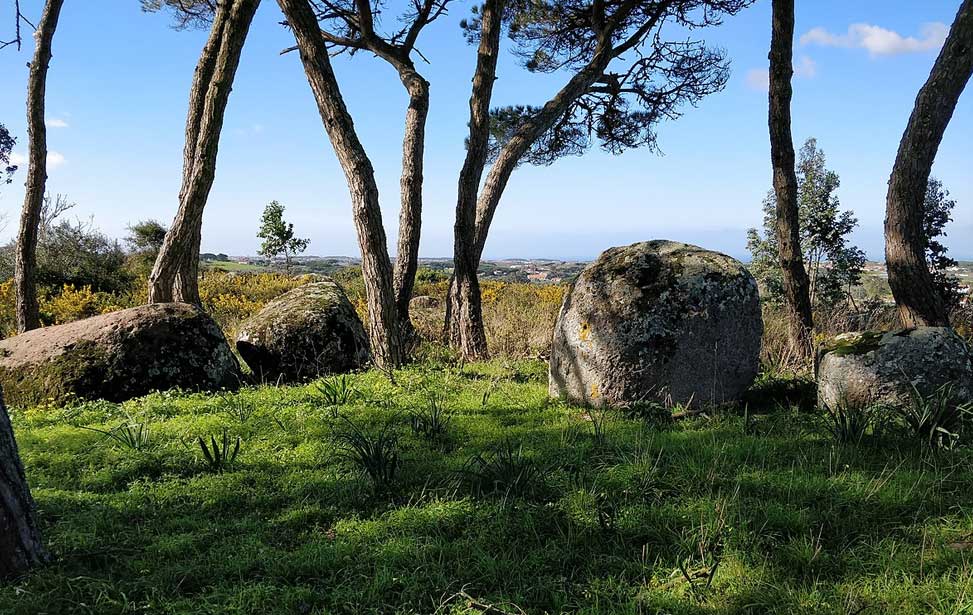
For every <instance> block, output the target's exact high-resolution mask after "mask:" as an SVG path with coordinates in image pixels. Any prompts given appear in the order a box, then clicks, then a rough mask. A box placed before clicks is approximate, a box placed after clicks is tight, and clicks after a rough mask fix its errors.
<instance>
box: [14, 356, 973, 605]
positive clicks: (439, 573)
mask: <svg viewBox="0 0 973 615" xmlns="http://www.w3.org/2000/svg"><path fill="white" fill-rule="evenodd" d="M427 354H430V355H432V354H433V353H427ZM806 394H807V383H806V382H804V381H801V380H796V381H777V380H773V379H769V378H763V379H762V380H761V381H760V382H759V383H758V386H757V388H756V389H755V391H754V395H753V396H751V397H752V399H751V400H750V403H749V404H748V405H745V406H743V407H741V408H729V409H726V410H724V411H720V412H714V413H710V414H707V415H702V416H696V417H693V418H689V419H685V420H679V421H673V420H671V419H670V415H669V413H668V412H667V411H663V410H661V409H659V408H654V407H644V408H640V409H637V410H633V411H632V412H631V413H624V414H623V413H620V412H602V411H596V410H586V409H583V408H578V407H572V406H570V405H566V404H564V403H562V402H559V401H558V400H553V399H550V398H549V397H548V395H547V383H546V366H545V365H544V364H543V363H541V362H538V361H529V360H527V361H494V362H491V363H483V364H467V365H458V364H455V363H452V362H449V361H446V360H443V359H435V358H427V359H426V360H424V361H422V362H420V363H417V364H415V365H413V366H410V367H408V368H406V369H403V370H400V371H398V372H396V373H395V383H394V384H393V383H392V382H390V381H389V380H388V379H387V378H386V377H385V376H384V375H383V374H380V373H378V372H376V371H369V372H365V373H361V374H355V375H351V376H348V377H347V378H345V379H340V378H332V379H329V380H324V381H317V382H315V383H310V384H308V385H304V386H287V387H283V386H281V387H277V386H270V385H264V386H254V387H247V388H244V389H242V390H240V391H239V392H236V393H227V394H224V395H214V394H209V395H207V394H198V393H185V394H184V393H178V392H168V393H157V394H152V395H149V396H147V397H144V398H141V399H137V400H132V401H129V402H126V403H124V404H120V405H119V404H111V403H106V402H87V403H81V404H76V405H72V406H70V407H63V408H55V407H39V408H32V409H28V410H15V411H14V412H13V421H14V427H15V430H16V433H17V437H18V440H19V443H20V448H21V455H22V457H23V461H24V465H25V466H26V468H27V472H28V479H29V481H30V483H31V487H32V490H33V493H34V497H35V499H36V501H37V505H38V509H39V518H40V522H41V524H42V531H43V536H44V539H45V541H46V543H47V545H48V546H49V548H50V550H51V552H52V554H53V562H52V564H51V565H49V566H47V567H44V568H41V569H39V570H37V571H35V572H34V573H32V574H31V575H30V576H29V577H28V578H27V579H25V580H22V581H19V582H17V583H15V584H13V585H8V586H5V587H3V588H2V589H0V613H5V614H6V613H10V614H19V613H23V614H28V613H52V614H53V613H58V614H60V613H98V614H110V613H173V614H175V613H194V614H195V613H199V614H202V613H212V614H217V613H219V614H227V613H268V614H269V613H322V614H323V613H349V614H350V613H389V614H391V613H403V614H405V613H416V614H419V613H423V614H426V613H441V614H451V615H460V614H463V615H473V614H481V613H493V614H507V613H510V614H513V613H517V614H519V613H531V614H533V613H538V614H539V613H586V614H597V613H604V614H607V613H612V614H616V613H632V614H636V613H639V614H640V613H890V612H895V613H944V614H945V613H963V612H970V611H973V566H971V563H970V559H971V556H973V514H971V511H973V491H971V490H970V489H969V485H970V484H971V481H973V469H971V468H973V465H971V452H970V451H969V450H967V449H965V448H962V447H961V448H958V449H957V450H954V451H931V450H926V449H922V448H918V447H917V446H916V445H914V444H912V442H913V441H914V440H912V439H910V438H908V437H906V436H905V435H904V434H902V433H900V428H899V427H898V426H897V425H896V424H895V423H894V422H882V421H880V422H877V423H875V424H874V425H873V427H872V428H871V429H869V430H868V432H867V434H866V435H865V436H864V437H863V438H862V439H861V440H860V441H856V442H854V443H850V444H843V443H840V442H838V441H836V440H835V438H834V437H833V435H832V429H829V425H828V423H827V421H826V420H825V419H824V418H823V417H822V416H821V415H820V414H817V413H815V412H810V411H808V410H807V409H806V408H805V409H803V410H802V408H801V405H802V404H801V403H800V402H801V401H802V400H803V399H806ZM832 428H833V426H832ZM237 438H239V445H237V441H238V440H237ZM201 441H202V442H203V443H205V449H206V450H205V452H204V450H203V446H201ZM214 449H215V450H214ZM234 452H235V454H234Z"/></svg>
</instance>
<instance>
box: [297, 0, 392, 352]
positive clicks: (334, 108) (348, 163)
mask: <svg viewBox="0 0 973 615" xmlns="http://www.w3.org/2000/svg"><path fill="white" fill-rule="evenodd" d="M278 3H279V4H280V8H281V10H282V11H283V12H284V15H285V16H286V18H287V22H288V24H289V25H290V27H291V29H292V30H293V31H294V38H295V40H296V42H297V48H298V51H299V52H300V55H301V62H302V63H303V64H304V72H305V74H306V75H307V80H308V83H309V84H310V86H311V91H312V92H313V93H314V98H315V100H316V102H317V105H318V111H319V113H320V114H321V121H322V122H323V124H324V128H325V130H326V131H327V133H328V137H329V138H330V140H331V144H332V146H333V147H334V151H335V154H336V155H337V157H338V161H339V162H340V163H341V168H342V170H344V173H345V178H346V179H347V181H348V190H349V192H350V193H351V202H352V214H353V219H354V222H355V230H356V232H357V234H358V245H359V247H360V249H361V253H362V277H363V278H364V280H365V294H366V299H367V301H368V327H369V339H370V341H371V345H372V356H373V358H374V360H375V363H376V365H378V366H379V367H380V368H383V369H391V368H394V367H398V366H399V365H400V364H401V363H402V361H403V358H404V357H403V349H402V340H401V335H400V330H399V326H398V317H397V311H396V304H395V293H394V288H393V283H392V262H391V259H390V258H389V254H388V247H387V244H386V237H385V229H384V227H383V225H382V210H381V208H380V207H379V198H378V186H377V185H376V184H375V172H374V170H373V168H372V163H371V161H370V160H369V159H368V155H367V154H366V153H365V149H364V148H363V147H362V144H361V142H360V141H359V140H358V135H357V133H356V132H355V125H354V122H353V121H352V118H351V115H349V113H348V110H347V109H346V108H345V103H344V100H343V99H342V97H341V92H340V90H339V88H338V82H337V80H336V79H335V76H334V71H333V70H332V69H331V61H330V59H329V57H328V49H327V47H326V45H325V42H324V40H323V39H322V38H321V30H320V27H319V26H318V21H317V18H316V17H315V15H314V11H313V10H312V9H311V7H310V5H309V4H308V2H307V0H278Z"/></svg>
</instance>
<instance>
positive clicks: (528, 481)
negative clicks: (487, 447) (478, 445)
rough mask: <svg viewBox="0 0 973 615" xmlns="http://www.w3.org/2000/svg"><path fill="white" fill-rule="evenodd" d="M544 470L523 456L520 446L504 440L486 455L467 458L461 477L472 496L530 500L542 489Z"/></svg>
mask: <svg viewBox="0 0 973 615" xmlns="http://www.w3.org/2000/svg"><path fill="white" fill-rule="evenodd" d="M544 475H545V471H544V469H543V468H542V467H541V466H540V465H538V464H537V462H536V461H534V460H533V459H532V458H531V457H530V456H528V455H526V454H525V452H524V446H523V444H522V443H517V444H515V443H514V442H513V441H512V440H509V439H508V440H504V441H503V442H502V443H501V444H500V445H499V446H497V447H495V448H494V449H493V450H492V451H490V452H488V453H486V454H483V455H481V454H477V455H473V456H472V457H470V459H469V461H468V462H467V463H466V467H465V468H463V471H462V476H463V477H464V478H465V480H466V482H467V483H468V485H469V486H470V488H471V490H472V491H473V493H474V494H475V495H487V494H500V495H502V496H503V497H504V498H507V497H530V496H533V495H536V494H537V493H538V492H539V491H540V490H541V489H543V487H544Z"/></svg>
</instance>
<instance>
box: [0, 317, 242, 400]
mask: <svg viewBox="0 0 973 615" xmlns="http://www.w3.org/2000/svg"><path fill="white" fill-rule="evenodd" d="M239 383H240V369H239V365H238V364H237V361H236V358H235V357H234V356H233V353H232V352H231V351H230V346H229V344H227V342H226V338H224V337H223V332H222V331H220V328H219V326H218V325H217V324H216V323H215V322H214V321H213V319H212V318H210V317H209V316H208V315H206V314H205V313H204V312H203V311H202V310H200V309H199V308H197V307H194V306H191V305H187V304H184V303H157V304H152V305H143V306H139V307H134V308H130V309H127V310H119V311H117V312H112V313H110V314H103V315H101V316H95V317H93V318H86V319H84V320H78V321H75V322H71V323H68V324H64V325H56V326H53V327H45V328H43V329H36V330H34V331H29V332H27V333H22V334H20V335H17V336H14V337H11V338H8V339H5V340H3V341H0V386H2V387H3V390H4V392H5V393H6V396H7V401H8V402H9V403H10V404H11V405H20V406H24V405H32V404H39V403H42V402H45V401H47V400H51V401H53V402H55V403H57V402H64V401H66V400H69V399H71V398H78V399H107V400H110V401H124V400H126V399H130V398H132V397H138V396H140V395H145V394H146V393H149V392H150V391H153V390H165V389H170V388H173V387H179V388H183V389H192V390H217V389H222V388H234V387H236V386H238V385H239Z"/></svg>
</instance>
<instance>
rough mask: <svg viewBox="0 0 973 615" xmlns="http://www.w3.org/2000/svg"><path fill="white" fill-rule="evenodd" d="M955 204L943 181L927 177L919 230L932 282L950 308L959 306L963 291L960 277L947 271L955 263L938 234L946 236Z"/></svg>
mask: <svg viewBox="0 0 973 615" xmlns="http://www.w3.org/2000/svg"><path fill="white" fill-rule="evenodd" d="M954 207H956V201H954V200H953V199H951V198H949V190H946V189H945V188H944V187H943V182H942V181H940V180H938V179H936V178H935V177H930V178H929V184H928V185H927V186H926V198H925V200H924V201H923V215H922V231H923V237H924V238H925V240H926V261H927V262H928V263H929V271H930V273H932V278H933V282H934V283H935V285H936V287H937V288H938V289H939V292H940V294H941V295H942V298H943V301H944V302H945V304H946V308H947V309H949V310H952V309H955V308H956V307H957V306H959V302H960V299H961V298H962V295H961V294H960V292H959V289H960V283H959V279H958V278H957V277H956V276H953V275H950V274H949V271H948V270H949V268H950V267H955V266H956V264H957V263H956V261H955V260H953V259H952V258H950V257H949V255H948V254H947V249H946V246H944V245H943V244H942V242H940V241H939V240H938V238H939V237H945V236H946V225H947V224H949V223H950V222H952V221H953V218H952V211H953V208H954Z"/></svg>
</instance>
